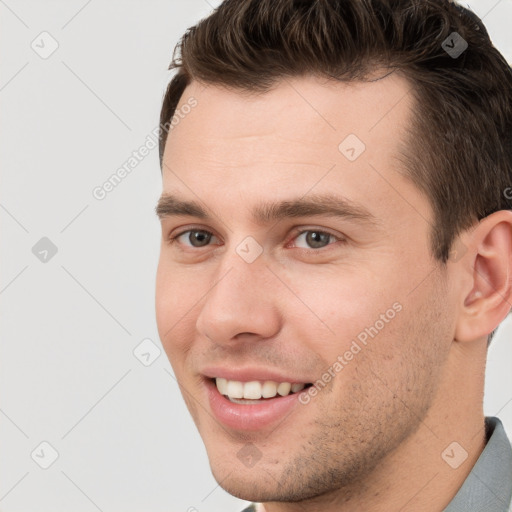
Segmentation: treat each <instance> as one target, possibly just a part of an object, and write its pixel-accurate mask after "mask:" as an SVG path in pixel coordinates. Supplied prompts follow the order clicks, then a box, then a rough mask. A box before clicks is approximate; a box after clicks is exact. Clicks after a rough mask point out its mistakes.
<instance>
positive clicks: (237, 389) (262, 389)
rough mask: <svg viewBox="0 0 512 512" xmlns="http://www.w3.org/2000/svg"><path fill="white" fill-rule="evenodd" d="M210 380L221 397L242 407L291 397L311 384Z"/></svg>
mask: <svg viewBox="0 0 512 512" xmlns="http://www.w3.org/2000/svg"><path fill="white" fill-rule="evenodd" d="M211 380H212V382H214V383H215V385H216V386H217V390H218V391H219V393H220V394H221V395H223V396H224V397H226V398H227V399H228V400H229V401H230V402H233V403H236V404H243V405H250V404H256V403H261V402H262V401H264V400H271V399H273V398H276V397H277V398H279V397H284V396H288V395H292V394H294V393H299V392H300V391H302V390H303V389H306V388H308V387H310V386H312V384H311V383H303V382H293V383H292V382H275V381H271V380H267V381H257V380H253V381H250V382H241V381H237V380H228V379H224V378H221V377H217V378H213V379H211Z"/></svg>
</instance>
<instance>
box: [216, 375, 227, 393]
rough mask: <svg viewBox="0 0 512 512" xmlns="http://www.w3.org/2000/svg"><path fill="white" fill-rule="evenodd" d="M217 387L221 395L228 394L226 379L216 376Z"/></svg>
mask: <svg viewBox="0 0 512 512" xmlns="http://www.w3.org/2000/svg"><path fill="white" fill-rule="evenodd" d="M217 389H218V390H219V393H220V394H221V395H227V394H228V381H227V380H226V379H222V378H220V377H219V378H218V379H217Z"/></svg>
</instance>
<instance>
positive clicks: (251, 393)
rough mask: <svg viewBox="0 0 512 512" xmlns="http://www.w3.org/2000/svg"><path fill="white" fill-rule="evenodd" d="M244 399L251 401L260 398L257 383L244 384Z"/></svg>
mask: <svg viewBox="0 0 512 512" xmlns="http://www.w3.org/2000/svg"><path fill="white" fill-rule="evenodd" d="M235 398H236V397H235ZM244 398H250V399H251V400H258V399H259V398H261V384H260V383H259V382H258V381H253V382H246V383H245V384H244Z"/></svg>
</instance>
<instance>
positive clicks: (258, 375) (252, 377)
mask: <svg viewBox="0 0 512 512" xmlns="http://www.w3.org/2000/svg"><path fill="white" fill-rule="evenodd" d="M201 373H202V374H203V375H204V376H205V377H208V378H211V379H214V378H216V377H220V378H223V379H227V380H236V381H239V382H251V381H261V382H264V381H273V382H290V383H291V384H293V383H303V384H307V383H310V382H312V381H311V380H308V379H302V377H300V378H297V375H294V376H293V377H292V376H290V375H286V374H284V373H282V372H280V371H279V370H275V369H272V368H257V367H244V368H242V367H240V368H234V367H226V366H215V367H214V366H211V367H208V368H204V369H203V370H202V372H201Z"/></svg>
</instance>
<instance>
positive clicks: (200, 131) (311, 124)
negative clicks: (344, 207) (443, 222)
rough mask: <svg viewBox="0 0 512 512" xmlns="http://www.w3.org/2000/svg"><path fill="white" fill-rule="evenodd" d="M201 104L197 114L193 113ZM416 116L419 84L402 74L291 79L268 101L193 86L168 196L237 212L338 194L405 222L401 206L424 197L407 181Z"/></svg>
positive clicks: (168, 174) (172, 157)
mask: <svg viewBox="0 0 512 512" xmlns="http://www.w3.org/2000/svg"><path fill="white" fill-rule="evenodd" d="M191 99H193V100H194V103H195V106H194V107H193V108H192V109H189V108H183V106H184V105H185V104H187V103H190V102H191ZM180 109H181V110H180ZM182 112H186V113H185V114H183V113H182ZM412 112H413V97H412V94H411V93H410V84H409V82H408V81H406V80H405V79H404V78H402V77H400V76H399V75H398V74H395V73H392V74H391V75H388V76H386V77H384V78H382V79H378V78H377V79H374V80H373V81H369V82H351V83H340V82H334V81H327V80H325V79H320V78H318V77H302V78H294V79H291V78H290V79H286V80H283V81H281V82H280V83H279V84H277V85H276V86H275V87H274V88H273V89H271V90H269V91H267V92H264V93H258V94H255V93H246V92H240V91H236V90H233V89H227V88H224V87H220V86H214V85H207V86H205V85H204V84H200V83H197V82H192V83H191V84H190V85H189V86H188V87H187V88H186V89H185V91H184V93H183V95H182V98H181V99H180V102H179V104H178V107H177V113H178V115H179V122H177V123H175V125H174V127H173V128H172V129H171V131H170V132H169V137H168V140H167V144H166V148H165V153H164V166H163V167H164V168H163V177H164V192H165V191H166V190H167V191H169V192H170V191H172V192H173V193H174V192H175V191H176V190H179V191H181V192H182V194H181V195H182V197H183V198H188V199H195V198H194V197H193V196H194V195H196V194H199V196H201V197H200V199H203V200H204V201H205V202H206V203H207V204H209V205H211V206H223V207H226V206H227V205H226V203H223V200H224V199H227V197H228V195H223V194H224V193H225V192H226V193H227V192H228V191H229V195H230V197H231V199H230V200H231V202H233V201H235V202H236V200H235V199H233V198H234V197H237V198H238V200H240V201H241V202H243V206H244V207H246V205H247V202H251V201H252V199H256V198H260V199H261V197H263V196H266V197H269V196H273V197H274V198H275V199H283V198H285V194H284V192H285V191H287V192H288V195H291V196H295V197H300V196H303V195H305V194H308V193H310V192H316V193H325V192H336V191H337V192H339V193H340V195H343V196H344V197H346V198H348V199H350V200H353V201H355V202H358V203H360V204H367V205H368V206H370V207H371V208H374V205H375V202H376V201H377V202H381V201H384V202H385V203H386V204H385V205H384V208H385V209H387V210H388V213H393V212H392V210H393V208H395V207H396V208H395V210H396V211H395V214H399V213H403V209H404V205H403V204H400V205H399V204H398V203H404V202H407V201H408V200H407V197H408V196H410V195H412V196H414V195H416V196H418V195H419V194H420V192H419V191H418V190H417V189H416V187H414V186H413V185H412V184H411V183H410V182H408V181H407V180H405V179H404V177H403V175H402V174H401V173H400V172H398V170H399V169H400V168H401V166H402V164H401V162H400V159H399V147H400V144H402V143H404V142H405V139H406V131H407V128H408V123H409V120H410V116H411V115H412ZM213 191H215V194H216V195H215V197H216V198H217V199H215V198H214V197H213V195H212V192H213ZM409 199H410V200H412V201H416V202H417V201H418V199H417V197H411V198H409ZM405 208H406V209H409V210H410V208H411V207H410V205H409V206H408V207H405ZM381 214H382V212H379V211H378V208H377V209H376V210H374V215H375V217H379V216H380V215H381ZM424 216H426V217H428V216H429V212H428V207H427V208H426V209H425V212H424Z"/></svg>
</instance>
